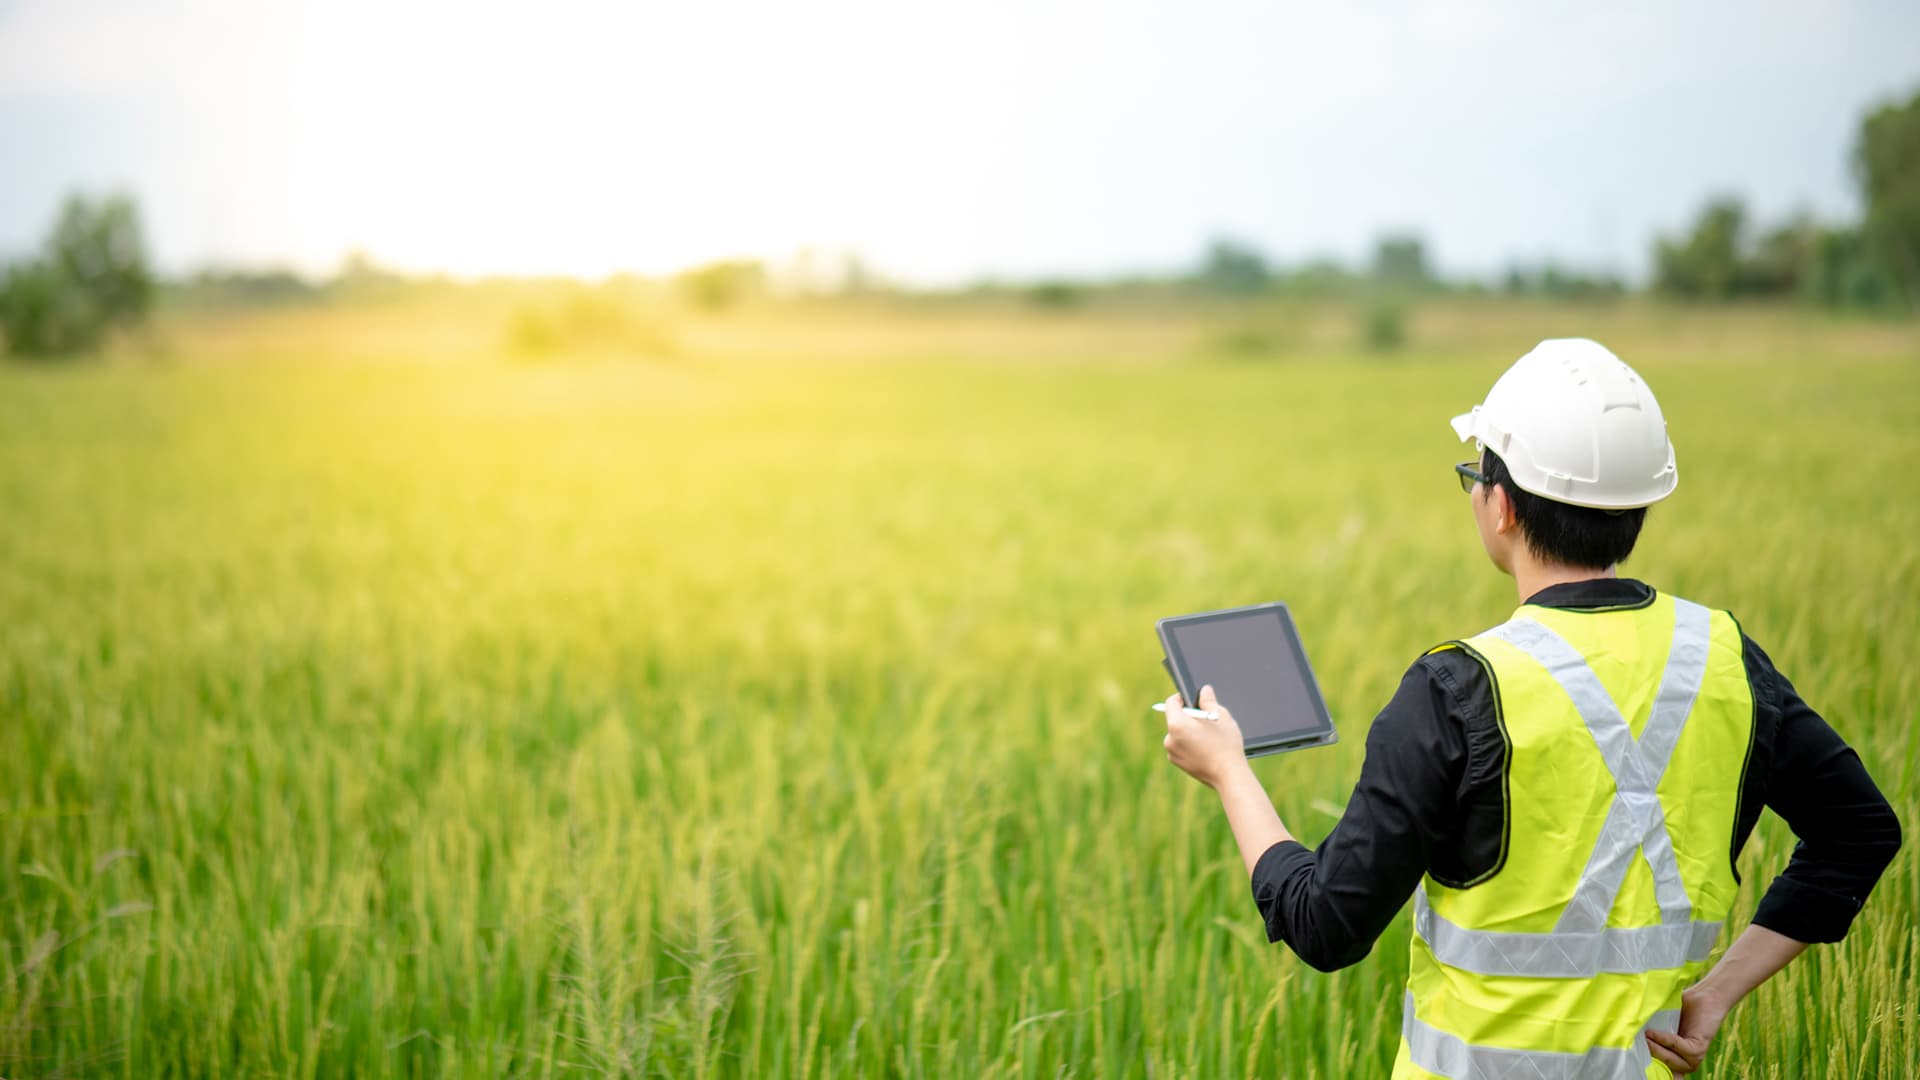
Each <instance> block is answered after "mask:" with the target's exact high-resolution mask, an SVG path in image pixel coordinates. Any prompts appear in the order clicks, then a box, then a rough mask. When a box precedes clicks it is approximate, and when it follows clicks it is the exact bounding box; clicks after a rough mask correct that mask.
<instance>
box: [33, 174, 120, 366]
mask: <svg viewBox="0 0 1920 1080" xmlns="http://www.w3.org/2000/svg"><path fill="white" fill-rule="evenodd" d="M153 291H154V288H153V274H152V272H151V271H150V270H149V269H148V267H147V253H146V246H145V243H144V241H143V240H142V238H141V235H140V216H139V213H138V212H137V211H136V210H135V208H134V205H133V200H132V199H130V198H128V197H127V196H125V195H108V196H106V197H104V198H102V199H100V200H98V201H94V200H90V199H88V198H86V197H85V196H83V195H77V194H76V195H71V196H69V197H68V198H67V200H66V202H65V203H64V204H63V205H62V206H61V208H60V215H59V217H58V218H57V219H56V220H55V222H54V226H53V230H52V231H51V232H50V233H48V235H47V240H46V243H45V245H44V248H43V250H42V251H41V254H40V256H39V257H38V258H35V259H30V260H27V261H25V262H21V263H16V264H15V265H13V266H11V267H9V268H7V271H6V274H5V277H4V279H3V280H0V336H4V337H5V339H6V347H7V351H9V352H12V353H18V354H22V355H36V356H62V355H72V354H74V353H81V352H86V351H88V350H90V349H93V348H95V347H97V346H98V345H99V344H100V341H101V340H102V339H103V338H104V337H105V336H106V334H107V332H108V331H110V330H112V329H114V328H116V327H123V326H132V325H135V324H137V323H139V322H140V321H141V320H143V319H144V318H146V315H147V312H148V311H149V310H150V309H151V307H152V306H153Z"/></svg>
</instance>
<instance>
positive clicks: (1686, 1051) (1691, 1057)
mask: <svg viewBox="0 0 1920 1080" xmlns="http://www.w3.org/2000/svg"><path fill="white" fill-rule="evenodd" d="M1647 1047H1648V1049H1650V1050H1652V1051H1653V1056H1654V1057H1656V1058H1659V1059H1660V1062H1661V1064H1663V1065H1665V1066H1666V1067H1667V1068H1669V1069H1672V1070H1673V1071H1674V1072H1675V1073H1678V1074H1681V1075H1685V1074H1686V1073H1690V1072H1692V1071H1693V1070H1695V1069H1697V1068H1699V1067H1700V1060H1701V1059H1702V1058H1703V1057H1705V1056H1706V1051H1707V1048H1706V1047H1705V1046H1702V1045H1696V1043H1695V1040H1693V1039H1688V1038H1684V1037H1682V1036H1680V1035H1678V1034H1676V1033H1674V1032H1671V1031H1654V1030H1651V1029H1649V1030H1648V1031H1647Z"/></svg>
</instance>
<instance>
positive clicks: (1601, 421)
mask: <svg viewBox="0 0 1920 1080" xmlns="http://www.w3.org/2000/svg"><path fill="white" fill-rule="evenodd" d="M1453 430H1454V432H1455V433H1456V434H1458V435H1459V436H1460V440H1461V441H1462V442H1465V441H1466V440H1468V439H1478V440H1479V441H1480V445H1481V446H1482V447H1483V448H1485V449H1488V450H1492V451H1493V452H1494V453H1496V454H1498V455H1500V460H1501V461H1504V462H1506V465H1507V472H1508V473H1509V474H1510V475H1511V476H1512V477H1513V482H1514V483H1515V484H1517V485H1519V487H1520V488H1521V490H1523V491H1530V492H1532V493H1533V494H1535V495H1538V496H1540V497H1541V498H1544V499H1552V500H1553V501H1555V502H1563V503H1569V504H1571V505H1573V506H1591V507H1597V508H1600V509H1605V510H1624V509H1629V508H1631V507H1636V506H1649V505H1652V504H1653V503H1657V502H1659V501H1660V500H1661V499H1664V498H1666V497H1667V496H1668V495H1671V494H1673V488H1674V485H1675V484H1677V483H1679V482H1680V473H1679V470H1678V469H1676V468H1675V467H1674V463H1673V443H1672V442H1671V441H1669V440H1668V438H1667V420H1666V417H1664V416H1662V415H1661V413H1660V403H1659V402H1657V401H1655V400H1654V399H1653V391H1652V390H1650V389H1648V387H1647V384H1646V383H1645V382H1644V381H1642V380H1641V378H1640V376H1639V375H1638V374H1636V373H1635V372H1634V370H1633V369H1632V368H1630V367H1628V366H1627V365H1626V362H1625V361H1623V360H1621V359H1620V358H1619V357H1617V356H1615V355H1613V353H1612V352H1610V351H1608V349H1607V347H1606V346H1604V345H1602V344H1600V343H1599V342H1597V341H1589V340H1587V339H1586V338H1553V339H1550V340H1547V341H1543V342H1541V343H1540V344H1538V345H1536V346H1534V348H1533V351H1532V352H1529V353H1528V354H1527V355H1525V356H1523V357H1521V358H1520V359H1519V360H1517V361H1515V363H1514V365H1513V366H1512V367H1511V368H1508V369H1507V373H1506V374H1505V375H1502V376H1500V380H1499V381H1498V382H1496V383H1494V384H1493V389H1492V390H1489V391H1488V392H1487V400H1486V401H1484V402H1482V403H1481V404H1479V405H1475V406H1474V407H1473V411H1471V412H1468V413H1463V414H1461V415H1459V416H1456V417H1454V418H1453Z"/></svg>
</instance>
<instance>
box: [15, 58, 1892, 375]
mask: <svg viewBox="0 0 1920 1080" xmlns="http://www.w3.org/2000/svg"><path fill="white" fill-rule="evenodd" d="M1851 171H1852V174H1853V177H1854V180H1855V182H1856V183H1857V185H1858V189H1859V193H1860V197H1861V201H1862V205H1863V206H1864V208H1865V209H1864V213H1863V215H1862V218H1861V220H1859V221H1855V222H1834V221H1820V220H1817V219H1815V218H1814V217H1812V216H1811V215H1809V214H1806V213H1799V214H1795V215H1792V216H1790V217H1788V218H1787V219H1785V220H1783V221H1778V222H1771V223H1769V222H1760V221H1756V220H1754V218H1753V216H1752V215H1751V214H1750V213H1749V212H1748V210H1747V208H1746V206H1745V204H1744V203H1743V201H1742V200H1741V199H1740V198H1739V197H1738V196H1734V195H1729V194H1720V195H1714V196H1711V197H1709V198H1708V199H1707V200H1706V202H1705V204H1704V205H1703V206H1702V207H1701V209H1700V211H1699V213H1698V215H1697V216H1696V217H1695V218H1694V220H1693V221H1692V222H1691V223H1690V224H1689V225H1688V226H1687V227H1685V228H1683V229H1681V230H1680V231H1678V232H1676V233H1673V234H1670V235H1661V236H1657V237H1654V238H1653V241H1652V244H1653V268H1652V273H1651V275H1650V278H1649V280H1648V281H1647V282H1646V283H1645V284H1644V286H1642V287H1640V288H1637V289H1636V288H1635V287H1634V286H1632V285H1630V284H1629V283H1628V282H1627V281H1625V280H1624V279H1623V278H1621V277H1620V276H1619V275H1618V274H1615V273H1612V272H1609V271H1607V270H1604V269H1597V268H1591V267H1580V266H1572V265H1567V264H1564V263H1561V262H1558V261H1555V260H1553V259H1545V260H1539V261H1534V262H1528V263H1515V264H1513V265H1511V266H1509V267H1508V268H1507V269H1506V270H1505V271H1504V272H1503V273H1501V274H1500V275H1498V276H1497V277H1495V278H1494V279H1492V280H1478V279H1473V278H1462V277H1448V276H1446V275H1444V274H1442V273H1441V272H1440V271H1439V270H1438V269H1437V268H1436V264H1435V261H1434V258H1433V253H1432V252H1431V251H1430V250H1429V249H1428V245H1427V243H1426V242H1425V240H1424V238H1423V237H1422V236H1421V234H1420V233H1419V232H1418V231H1417V230H1414V229H1405V228H1402V229H1392V230H1387V231H1384V232H1382V233H1381V234H1380V235H1379V237H1378V238H1377V240H1376V242H1375V245H1374V250H1373V254H1372V258H1371V260H1370V261H1369V262H1367V263H1365V264H1363V265H1358V266H1352V265H1346V264H1343V263H1341V262H1339V261H1337V260H1333V259H1328V258H1316V259H1307V260H1304V261H1302V262H1300V263H1298V264H1296V265H1292V266H1281V265H1278V264H1276V263H1275V262H1274V261H1273V260H1271V259H1270V258H1269V257H1268V256H1267V255H1266V254H1265V253H1263V252H1262V251H1261V250H1260V249H1259V248H1258V247H1257V246H1256V245H1254V244H1251V243H1249V242H1247V241H1245V240H1242V239H1239V238H1236V237H1233V236H1224V235H1223V236H1216V237H1213V238H1212V239H1211V240H1209V241H1208V242H1207V243H1206V245H1205V246H1204V249H1203V251H1202V252H1201V255H1200V257H1199V258H1198V259H1197V260H1196V262H1195V264H1194V265H1193V266H1191V267H1190V268H1187V269H1185V270H1176V271H1173V272H1168V273H1161V274H1135V275H1129V276H1121V277H1110V278H1101V279H1085V280H1078V279H1071V278H1064V277H1053V278H1047V279H1043V280H1039V281H1029V282H1004V281H993V280H986V281H979V282H975V283H973V284H971V285H967V286H964V287H960V288H953V289H945V290H941V289H921V290H910V289H905V288H903V287H900V286H897V285H894V284H891V283H889V282H887V281H886V280H885V279H883V278H881V277H880V276H879V275H876V274H875V273H874V272H873V270H872V269H871V268H870V267H867V266H865V265H864V264H863V263H862V262H861V261H860V260H859V259H858V258H857V257H855V256H851V255H847V256H842V257H840V258H838V259H833V258H829V257H827V256H825V255H822V254H821V253H819V252H813V251H803V252H801V253H800V254H799V255H797V256H795V257H794V259H792V260H791V261H790V262H789V263H787V264H786V265H782V266H771V265H768V264H766V263H763V262H761V261H759V260H755V259H747V258H734V259H725V260H719V261H715V262H711V263H707V264H705V265H701V266H695V267H691V268H689V269H687V270H684V271H682V272H681V273H679V274H676V275H674V276H672V277H671V278H669V279H664V280H655V279H646V278H641V277H638V276H636V275H632V274H616V275H613V276H612V277H609V278H607V279H605V280H604V281H602V282H599V283H597V284H586V283H581V282H577V281H571V280H567V279H514V280H512V281H506V280H499V279H481V280H478V281H473V280H459V281H456V280H455V279H452V278H449V277H447V276H445V275H426V276H409V275H403V274H400V273H397V272H395V271H393V270H391V269H389V268H385V267H382V266H380V265H379V264H378V263H376V262H375V261H374V260H373V259H372V258H371V257H370V256H368V255H367V254H366V253H364V252H355V253H353V254H351V255H349V256H348V257H347V258H346V259H345V260H343V261H342V263H341V265H340V267H339V269H338V270H337V271H336V273H335V274H334V275H333V276H332V277H331V278H329V279H325V280H314V279H311V278H308V277H305V276H302V275H300V274H297V273H294V272H292V271H290V270H286V269H282V268H273V267H267V268H207V269H203V270H201V271H199V272H196V273H192V274H188V275H184V276H182V277H179V278H177V279H173V280H165V281H162V280H159V279H158V278H157V277H156V275H155V272H154V271H153V269H152V268H151V266H150V265H149V263H148V258H147V253H146V246H145V242H144V239H143V237H142V234H141V225H140V215H139V212H138V210H137V208H136V207H135V206H134V204H133V201H132V199H131V198H130V197H128V196H126V195H122V194H107V195H103V196H99V197H97V198H96V197H91V196H89V195H86V194H81V193H76V194H74V195H73V196H71V197H70V198H69V199H68V200H67V201H66V203H65V204H64V205H63V206H62V207H61V208H60V210H59V212H58V215H57V218H56V221H55V223H54V226H53V228H52V229H51V230H50V231H49V233H48V235H47V238H46V241H45V243H44V245H43V248H42V250H41V251H40V252H39V253H38V254H36V255H34V256H32V257H30V258H27V259H24V260H21V261H18V262H16V263H14V264H13V265H11V266H8V267H6V268H5V271H4V276H0V342H4V345H5V349H6V351H7V352H8V353H11V354H14V355H19V356H27V357H74V356H81V355H86V354H89V353H94V352H97V351H98V350H100V349H101V348H102V347H103V346H104V345H105V344H107V343H108V342H109V341H110V340H111V339H112V338H113V337H114V336H115V335H116V334H121V333H123V332H127V331H133V330H137V329H138V328H139V327H140V326H141V325H142V324H143V323H144V321H145V320H146V318H147V316H148V314H149V313H150V311H151V310H152V308H153V306H154V302H155V300H156V299H159V300H162V301H164V302H165V303H166V304H168V305H169V306H172V307H177V308H182V309H188V310H201V311H205V310H245V309H270V308H275V307H282V306H286V305H300V304H325V303H336V302H341V301H352V302H354V303H357V304H366V303H375V304H377V303H380V302H384V301H392V300H397V299H404V298H414V299H418V298H419V297H421V296H423V295H427V294H432V293H436V292H446V291H449V290H455V291H458V290H464V291H466V292H469V293H472V294H474V295H478V296H486V297H489V298H491V299H493V300H504V306H503V307H502V308H501V311H502V313H503V314H502V316H501V317H502V319H503V323H502V325H501V328H500V331H499V332H500V335H501V340H502V343H503V345H504V347H505V349H506V350H507V351H508V352H510V353H512V354H514V355H517V356H521V357H526V358H539V357H548V356H553V355H556V354H559V353H562V352H566V351H584V352H594V353H604V352H623V353H637V354H641V355H647V356H656V357H657V356H664V355H668V354H671V353H672V352H673V351H674V332H673V329H672V325H673V321H674V319H675V318H677V317H679V316H681V315H691V316H697V317H705V316H722V315H726V314H728V313H734V312H739V311H742V310H744V309H749V308H752V307H753V306H755V305H756V304H763V303H766V302H769V301H778V302H793V301H801V302H814V301H819V300H823V299H853V300H860V299H862V298H865V299H872V298H876V297H891V298H894V299H896V300H908V301H915V302H925V303H931V304H935V305H943V304H944V305H952V304H967V303H983V302H984V303H986V304H988V305H993V304H1005V303H1009V302H1010V303H1015V304H1021V305H1025V306H1028V307H1031V308H1033V309H1036V310H1040V311H1055V312H1068V311H1073V310H1077V309H1081V308H1085V307H1089V306H1099V307H1108V308H1110V307H1118V306H1127V305H1144V307H1145V308H1148V309H1151V308H1154V307H1155V306H1162V307H1164V306H1165V305H1166V304H1170V303H1172V304H1187V305H1192V304H1199V305H1203V306H1204V305H1206V304H1209V303H1217V302H1224V301H1249V300H1252V301H1277V302H1281V303H1285V302H1288V301H1301V300H1333V301H1341V302H1343V303H1344V304H1345V305H1346V306H1347V309H1348V310H1350V311H1351V313H1352V314H1351V315H1350V316H1349V317H1350V318H1351V320H1352V325H1353V327H1354V331H1353V334H1354V339H1355V341H1356V342H1357V344H1359V345H1360V346H1361V347H1363V348H1364V349H1366V350H1368V351H1372V352H1376V353H1384V352H1392V351H1394V350H1396V349H1399V348H1401V347H1402V346H1403V345H1404V344H1405V343H1406V342H1407V336H1408V333H1409V313H1410V311H1411V310H1412V309H1413V307H1414V306H1416V305H1418V304H1421V303H1424V302H1428V301H1432V300H1435V299H1441V298H1447V297H1461V298H1478V297H1488V296H1504V297H1512V298H1530V299H1544V300H1552V301H1565V302H1572V303H1580V304H1607V303H1614V302H1617V301H1619V300H1621V299H1622V298H1624V297H1627V296H1629V295H1633V294H1635V293H1639V294H1642V295H1644V296H1646V297H1647V298H1650V299H1653V300H1656V301H1672V302H1679V303H1720V302H1728V301H1747V302H1751V301H1761V302H1767V301H1778V302H1792V303H1796V304H1803V305H1807V306H1811V307H1817V308H1824V309H1831V310H1835V311H1850V312H1860V313H1866V314H1872V315H1880V316H1889V317H1900V316H1907V315H1911V314H1913V313H1914V312H1916V311H1920V93H1915V94H1914V95H1912V96H1911V97H1909V98H1907V99H1906V100H1904V101H1889V102H1887V103H1884V104H1882V105H1879V106H1877V107H1875V108H1873V109H1871V110H1870V111H1869V112H1868V113H1867V115H1866V116H1865V117H1863V118H1862V120H1861V122H1860V126H1859V130H1858V133H1857V136H1856V139H1855V144H1854V149H1853V153H1852V161H1851ZM1286 336H1287V335H1285V334H1276V333H1275V332H1274V330H1273V328H1272V327H1271V326H1266V327H1264V328H1263V327H1252V326H1241V327H1238V328H1230V329H1229V330H1227V331H1225V333H1224V336H1223V337H1222V339H1221V344H1222V347H1223V349H1224V351H1227V352H1238V353H1242V354H1248V355H1255V354H1261V353H1266V352H1271V351H1273V350H1272V348H1271V346H1272V345H1273V344H1274V343H1275V342H1276V341H1279V340H1281V339H1284V338H1285V337H1286Z"/></svg>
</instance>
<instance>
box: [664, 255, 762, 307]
mask: <svg viewBox="0 0 1920 1080" xmlns="http://www.w3.org/2000/svg"><path fill="white" fill-rule="evenodd" d="M674 283H675V284H676V285H678V286H679V288H680V292H681V295H683V296H685V297H686V298H687V301H688V302H689V303H691V304H693V306H694V307H697V308H700V309H702V310H705V311H723V310H725V309H727V308H730V307H733V306H735V305H736V304H738V303H740V302H741V301H742V300H745V299H747V298H748V297H749V296H754V295H757V294H759V293H761V292H764V291H765V290H766V285H767V274H766V269H765V268H764V267H762V266H761V265H760V264H759V263H758V262H755V261H753V260H752V259H730V260H725V261H721V262H713V263H708V264H706V265H705V266H699V267H695V268H694V269H692V270H687V271H685V272H683V273H681V274H680V275H678V276H677V277H675V278H674Z"/></svg>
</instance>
